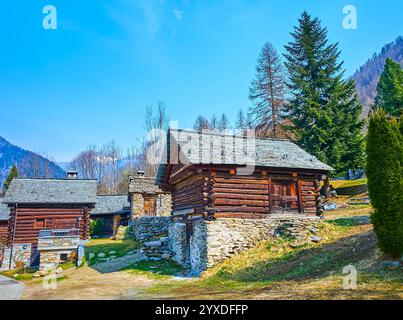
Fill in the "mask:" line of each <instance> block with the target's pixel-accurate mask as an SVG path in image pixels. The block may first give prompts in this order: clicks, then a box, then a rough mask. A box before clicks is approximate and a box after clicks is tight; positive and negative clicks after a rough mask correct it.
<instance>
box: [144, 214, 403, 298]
mask: <svg viewBox="0 0 403 320" xmlns="http://www.w3.org/2000/svg"><path fill="white" fill-rule="evenodd" d="M370 212H371V208H360V209H354V210H344V211H340V212H332V213H331V214H329V215H328V219H329V220H327V221H326V222H324V223H323V225H322V226H321V227H320V232H319V234H320V236H321V237H322V238H323V241H322V243H320V244H315V243H311V242H309V243H306V244H303V245H301V246H300V247H298V248H296V249H292V248H291V247H290V246H289V244H290V241H289V240H286V239H276V240H274V241H266V242H262V243H260V244H259V245H258V246H257V247H256V248H253V249H251V250H247V251H245V252H243V253H241V254H240V255H237V256H235V257H232V258H230V259H228V260H226V261H225V262H223V263H221V264H219V265H217V266H215V267H214V268H212V269H210V270H208V271H207V272H205V273H204V274H203V276H202V277H201V278H200V279H194V280H190V281H186V282H184V283H183V282H177V281H176V282H174V281H169V280H168V281H163V282H160V283H159V284H158V285H156V286H154V287H152V288H150V289H149V290H148V293H149V295H150V297H151V298H156V297H158V298H162V297H163V298H171V299H402V298H403V291H402V285H403V272H402V271H401V270H383V269H381V268H380V262H381V261H382V260H383V259H384V257H383V256H382V255H381V254H380V253H379V251H378V249H377V245H376V237H375V235H374V233H373V231H372V225H371V224H370V222H369V219H368V217H369V214H370ZM350 264H352V265H354V266H355V267H356V268H357V270H358V286H357V289H355V290H344V289H343V286H342V284H343V274H342V268H343V267H344V266H346V265H350Z"/></svg>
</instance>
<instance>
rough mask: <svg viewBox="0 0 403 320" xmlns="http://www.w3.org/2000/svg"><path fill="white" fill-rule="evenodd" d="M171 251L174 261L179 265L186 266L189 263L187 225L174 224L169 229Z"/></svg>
mask: <svg viewBox="0 0 403 320" xmlns="http://www.w3.org/2000/svg"><path fill="white" fill-rule="evenodd" d="M168 235H169V249H170V251H171V253H172V259H173V260H175V261H176V262H178V263H179V264H181V265H183V266H186V265H187V264H188V261H189V248H188V246H187V240H186V224H184V223H180V222H172V223H171V224H170V225H169V229H168Z"/></svg>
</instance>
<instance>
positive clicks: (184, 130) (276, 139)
mask: <svg viewBox="0 0 403 320" xmlns="http://www.w3.org/2000/svg"><path fill="white" fill-rule="evenodd" d="M171 131H177V132H189V133H197V134H207V135H212V136H224V137H236V138H247V137H248V136H244V135H237V134H230V133H224V132H221V131H220V132H200V131H196V130H191V129H174V128H170V129H169V130H168V132H171ZM254 138H255V139H259V140H265V141H268V140H270V141H283V142H291V143H294V144H295V142H293V141H291V140H290V139H283V138H270V137H258V136H255V137H254Z"/></svg>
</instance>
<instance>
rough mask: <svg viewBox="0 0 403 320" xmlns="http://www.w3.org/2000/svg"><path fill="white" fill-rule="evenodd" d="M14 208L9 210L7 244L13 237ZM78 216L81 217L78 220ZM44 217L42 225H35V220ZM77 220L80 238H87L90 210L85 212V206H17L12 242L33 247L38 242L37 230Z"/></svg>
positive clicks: (52, 227)
mask: <svg viewBox="0 0 403 320" xmlns="http://www.w3.org/2000/svg"><path fill="white" fill-rule="evenodd" d="M15 212H16V210H15V208H12V209H11V212H10V223H9V227H8V239H7V244H8V245H10V244H11V241H12V239H13V233H14V231H13V229H14V222H15ZM78 218H81V219H80V220H79V221H78ZM37 219H45V225H44V227H37V226H36V223H35V222H36V220H37ZM76 221H78V226H79V229H80V237H81V239H88V238H89V221H90V210H89V209H88V210H87V212H86V213H85V208H21V207H19V208H18V212H17V224H16V232H15V236H14V243H32V245H33V246H34V247H35V246H36V245H37V243H38V235H39V230H42V229H59V228H60V226H63V225H65V224H66V223H67V225H70V224H71V225H73V226H74V223H75V222H76Z"/></svg>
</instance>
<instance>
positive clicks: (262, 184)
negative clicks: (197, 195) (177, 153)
mask: <svg viewBox="0 0 403 320" xmlns="http://www.w3.org/2000/svg"><path fill="white" fill-rule="evenodd" d="M210 196H211V198H212V203H211V206H210V207H209V208H208V209H209V210H210V211H212V212H214V214H215V216H217V217H219V216H221V217H233V216H236V217H240V218H241V217H245V218H248V217H252V216H256V217H258V216H259V214H264V215H267V214H268V213H269V205H270V203H269V179H268V178H267V177H265V176H262V175H261V174H260V173H257V174H255V175H253V176H238V175H233V174H229V173H224V172H217V173H216V174H214V173H213V175H212V188H211V192H210Z"/></svg>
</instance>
